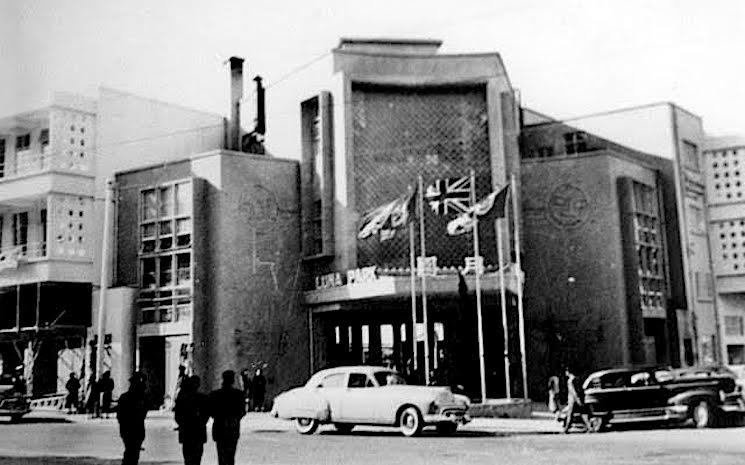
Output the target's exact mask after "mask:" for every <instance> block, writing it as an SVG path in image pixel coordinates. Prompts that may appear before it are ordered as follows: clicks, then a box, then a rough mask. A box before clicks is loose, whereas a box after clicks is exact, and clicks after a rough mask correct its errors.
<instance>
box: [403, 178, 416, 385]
mask: <svg viewBox="0 0 745 465" xmlns="http://www.w3.org/2000/svg"><path fill="white" fill-rule="evenodd" d="M409 194H411V187H409ZM410 201H412V200H410ZM412 220H413V218H409V269H410V270H411V273H410V275H411V276H410V278H411V279H410V282H409V285H410V287H411V349H412V352H411V354H412V355H411V356H412V361H413V365H412V369H413V370H414V371H415V372H416V367H417V350H416V278H415V277H414V273H415V271H416V264H415V260H414V247H415V245H414V222H413V221H412ZM406 368H407V370H408V366H407V367H406Z"/></svg>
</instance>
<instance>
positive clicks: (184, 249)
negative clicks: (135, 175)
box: [138, 181, 193, 323]
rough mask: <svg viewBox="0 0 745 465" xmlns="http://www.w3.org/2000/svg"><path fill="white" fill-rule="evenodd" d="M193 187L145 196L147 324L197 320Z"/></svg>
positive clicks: (166, 187) (143, 300) (142, 246)
mask: <svg viewBox="0 0 745 465" xmlns="http://www.w3.org/2000/svg"><path fill="white" fill-rule="evenodd" d="M191 194H192V186H191V181H186V182H184V181H178V182H173V183H168V184H162V185H159V186H156V187H152V188H148V189H143V190H142V191H140V206H139V212H140V226H139V227H140V242H139V253H140V296H139V299H138V302H139V307H140V310H141V322H142V323H170V322H176V321H183V320H185V319H188V318H190V317H191V304H192V300H191V295H192V289H191V285H192V276H193V269H192V253H191V243H192V229H193V225H192V211H191V210H192V207H191V200H192V195H191Z"/></svg>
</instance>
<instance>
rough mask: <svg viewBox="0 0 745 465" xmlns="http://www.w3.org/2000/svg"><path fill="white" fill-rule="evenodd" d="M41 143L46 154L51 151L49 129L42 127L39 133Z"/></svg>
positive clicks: (42, 151)
mask: <svg viewBox="0 0 745 465" xmlns="http://www.w3.org/2000/svg"><path fill="white" fill-rule="evenodd" d="M39 145H40V146H41V153H43V154H46V153H47V152H48V151H49V129H42V130H41V132H40V133H39Z"/></svg>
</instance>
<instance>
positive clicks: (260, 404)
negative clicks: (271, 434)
mask: <svg viewBox="0 0 745 465" xmlns="http://www.w3.org/2000/svg"><path fill="white" fill-rule="evenodd" d="M265 395H266V378H265V377H264V374H263V373H262V371H261V368H257V369H256V372H255V373H254V377H253V379H252V380H251V399H252V400H253V407H254V410H255V411H257V412H263V411H264V396H265Z"/></svg>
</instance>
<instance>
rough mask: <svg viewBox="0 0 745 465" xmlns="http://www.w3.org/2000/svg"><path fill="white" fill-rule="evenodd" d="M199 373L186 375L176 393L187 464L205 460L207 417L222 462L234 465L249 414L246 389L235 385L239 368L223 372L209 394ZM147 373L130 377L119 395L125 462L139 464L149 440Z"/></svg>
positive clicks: (180, 438) (175, 409) (177, 416)
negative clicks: (126, 386)
mask: <svg viewBox="0 0 745 465" xmlns="http://www.w3.org/2000/svg"><path fill="white" fill-rule="evenodd" d="M199 385H200V379H199V377H198V376H184V377H183V379H182V380H181V386H180V389H179V392H178V394H177V396H176V402H175V407H174V411H175V420H176V424H177V425H178V428H177V430H178V440H179V442H180V443H181V446H182V453H183V456H184V464H185V465H198V464H200V463H201V461H202V453H203V452H204V444H205V443H206V442H207V421H208V420H209V419H210V418H212V419H213V422H212V439H213V440H214V441H215V446H216V448H217V460H218V463H219V464H220V465H233V464H234V463H235V452H236V447H237V445H238V438H239V436H240V424H241V419H242V418H243V416H244V415H245V414H246V402H245V398H244V392H243V391H241V390H240V389H237V388H235V386H234V385H235V372H234V371H232V370H226V371H224V372H223V373H222V386H221V387H220V388H219V389H216V390H214V391H212V392H211V393H209V394H204V393H202V392H200V391H199ZM147 410H148V409H147V401H146V398H145V377H144V376H143V375H142V374H141V373H139V372H137V373H135V374H134V375H133V376H132V378H130V387H129V390H128V391H127V392H125V393H124V394H122V395H121V396H120V397H119V405H118V408H117V420H118V421H119V435H120V436H121V438H122V442H123V443H124V457H123V459H122V465H133V464H137V463H138V462H139V459H140V451H141V450H142V443H143V442H144V440H145V416H146V415H147Z"/></svg>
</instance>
